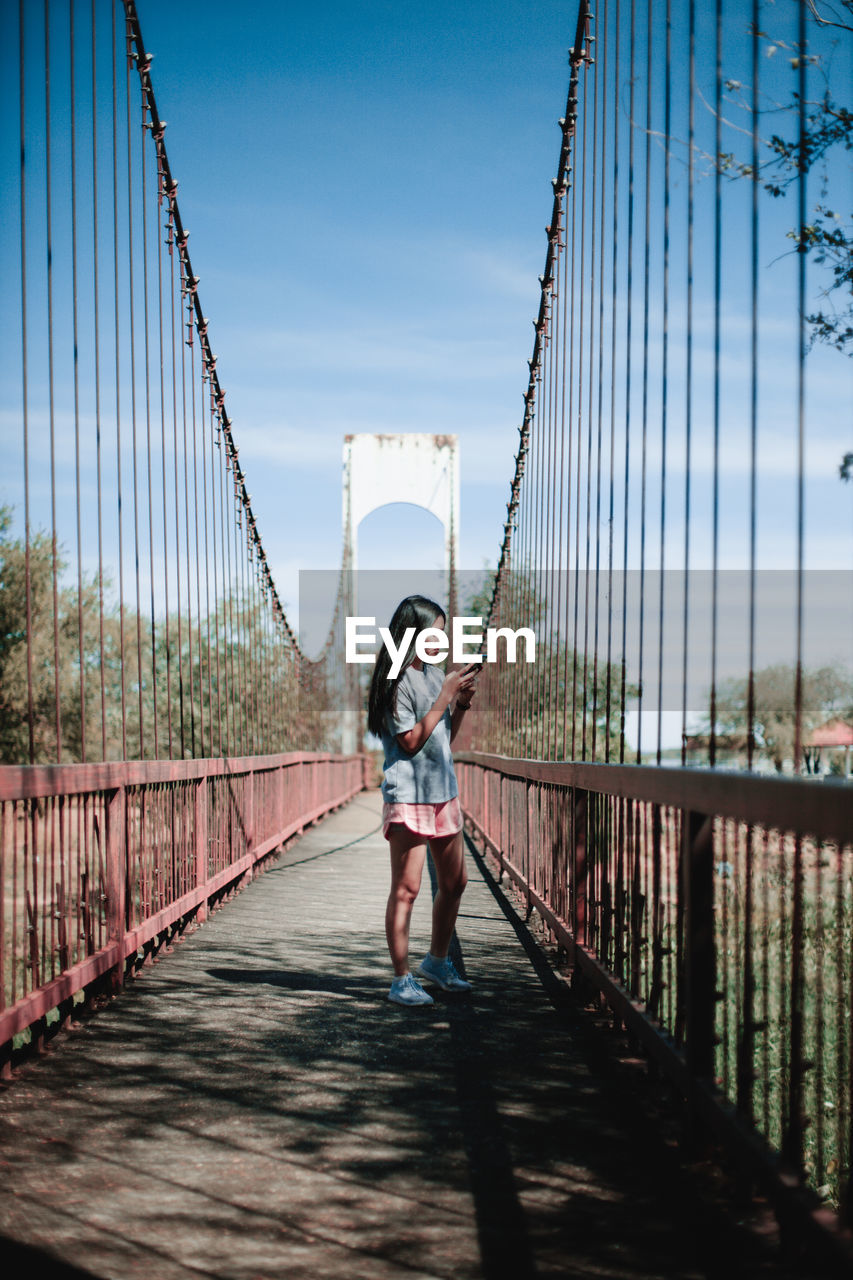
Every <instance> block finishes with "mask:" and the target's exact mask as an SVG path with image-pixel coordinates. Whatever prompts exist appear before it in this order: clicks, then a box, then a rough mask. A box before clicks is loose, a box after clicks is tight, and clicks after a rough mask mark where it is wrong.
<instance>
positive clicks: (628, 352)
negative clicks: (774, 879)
mask: <svg viewBox="0 0 853 1280" xmlns="http://www.w3.org/2000/svg"><path fill="white" fill-rule="evenodd" d="M636 22H637V4H636V0H631V49H630V75H629V81H628V120H629V127H628V235H627V240H628V249H627V262H626V279H625V295H626V297H625V465H624V472H625V476H624V493H623V503H622V505H623V512H622V519H623V532H622V660H621V663H620V693H619V763H620V764H624V763H625V709H626V706H625V704H626V697H627V660H628V658H627V655H628V528H629V521H628V517H629V510H630V508H629V496H630V483H629V482H630V475H631V395H632V389H631V368H632V363H631V362H632V354H633V348H632V344H633V327H632V321H633V304H634V129H635V124H634V104H635V94H634V86H635V84H636V48H637V40H636ZM638 723H639V719H638Z"/></svg>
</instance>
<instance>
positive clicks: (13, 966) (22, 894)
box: [0, 751, 366, 1078]
mask: <svg viewBox="0 0 853 1280" xmlns="http://www.w3.org/2000/svg"><path fill="white" fill-rule="evenodd" d="M365 759H366V757H364V756H362V755H340V754H334V753H331V752H297V751H291V752H285V753H280V754H276V755H268V756H240V757H231V758H219V759H208V760H197V759H195V760H172V761H163V760H158V761H123V762H120V763H119V762H108V763H101V764H71V765H25V766H17V765H9V766H4V767H0V1074H2V1076H3V1077H5V1078H8V1077H9V1075H10V1072H11V1062H12V1055H13V1049H14V1037H16V1036H19V1035H20V1033H22V1032H26V1031H29V1032H30V1035H31V1039H32V1040H33V1041H34V1042H36V1044H39V1043H41V1042H42V1041H43V1040H44V1039H45V1037H46V1034H47V1030H48V1028H47V1022H46V1015H47V1014H48V1013H51V1012H52V1011H54V1010H57V1009H58V1011H59V1020H60V1023H66V1022H67V1021H68V1019H69V1018H70V1015H71V1010H72V1007H73V1004H74V997H75V996H76V995H77V994H78V993H79V992H81V991H85V992H87V993H88V994H92V993H93V992H94V991H96V990H99V989H107V990H111V991H115V990H117V989H118V988H119V987H120V986H121V984H122V982H123V980H124V975H125V967H126V965H127V964H128V963H130V964H134V963H135V962H136V961H137V960H138V956H139V953H140V951H142V952H145V955H146V958H150V955H151V953H152V951H153V950H154V949H155V948H156V947H157V946H158V945H160V944H161V943H163V942H165V941H167V940H168V939H169V938H170V937H171V936H174V934H176V933H179V932H180V930H182V929H183V927H184V926H185V925H186V923H188V921H189V920H190V919H195V920H196V921H199V922H200V921H202V920H204V919H205V918H206V915H207V910H208V904H209V903H210V902H211V901H212V900H215V899H217V898H218V897H221V896H222V895H224V894H225V893H226V892H230V891H231V890H232V889H233V888H234V887H235V886H236V885H237V883H238V882H245V881H247V880H248V879H250V878H251V877H252V875H253V869H254V867H255V865H256V864H257V863H258V862H259V861H260V860H261V859H262V858H264V857H266V856H268V855H269V854H270V853H272V852H273V851H274V850H275V849H277V848H278V847H279V846H280V845H281V844H283V843H284V842H285V841H286V840H288V839H289V838H290V837H291V836H293V835H295V834H298V833H299V832H301V831H302V830H303V828H304V827H305V826H308V825H310V824H311V823H312V822H315V821H316V820H317V819H318V818H319V817H321V816H322V815H323V814H324V813H326V812H328V811H329V810H330V809H334V808H337V807H338V806H339V805H341V804H343V803H344V802H345V801H347V800H349V799H350V798H351V797H352V796H353V795H355V794H356V793H357V792H358V791H360V790H362V788H363V786H364V785H365V777H366V774H365Z"/></svg>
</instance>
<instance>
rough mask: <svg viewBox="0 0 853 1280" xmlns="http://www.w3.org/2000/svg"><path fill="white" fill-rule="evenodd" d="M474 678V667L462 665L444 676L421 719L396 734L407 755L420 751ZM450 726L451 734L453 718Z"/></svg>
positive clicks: (464, 693) (468, 688) (472, 683)
mask: <svg viewBox="0 0 853 1280" xmlns="http://www.w3.org/2000/svg"><path fill="white" fill-rule="evenodd" d="M476 678H477V670H476V669H475V670H474V671H469V670H467V669H466V668H464V667H463V668H462V670H460V671H451V672H450V673H449V674H448V675H446V676H445V678H444V684H443V685H442V686H441V691H440V692H439V695H438V697H437V698H436V700H435V702H434V703H433V704H432V706H431V707H430V709H429V711H428V712H427V713H426V715H425V716H424V717H423V719H422V720H419V721H418V723H417V724H416V725H414V726H413V727H412V728H411V729H407V730H406V732H405V733H398V734H397V741H398V742H399V744H400V746H401V747H402V748H403V750H404V751H405V752H407V754H408V755H410V756H413V755H416V754H417V753H418V751H420V749H421V747H422V746H423V745H424V743H425V742H426V740H427V738H428V737H429V736H430V734H431V733H432V731H433V729H434V728H435V726H436V725H437V724H438V722H439V720H440V719H441V717H442V716H443V715H444V713H445V711H446V710H447V708H448V707H449V706H450V704H451V702H452V701H453V699H454V698H455V697H456V695H457V694H458V693H460V692H462V693H463V697H466V696H467V692H468V690H470V689H472V688H473V686H474V681H475V680H476ZM463 691H464V692H463ZM458 714H459V718H460V719H461V715H462V713H461V712H459V713H458ZM456 715H457V713H456V712H454V719H455V717H456ZM450 726H451V735H452V733H453V720H451V722H450ZM457 727H458V725H457Z"/></svg>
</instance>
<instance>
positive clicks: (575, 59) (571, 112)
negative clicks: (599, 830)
mask: <svg viewBox="0 0 853 1280" xmlns="http://www.w3.org/2000/svg"><path fill="white" fill-rule="evenodd" d="M582 54H583V50H582V48H580V47H578V41H577V40H576V42H575V47H574V48H573V49H572V70H573V72H574V73H575V74H574V75H573V77H572V81H571V86H572V87H571V88H570V92H569V109H568V124H569V128H570V129H571V131H572V136H573V138H574V143H575V153H574V163H573V165H572V170H573V175H574V176H573V178H572V183H571V196H572V216H571V222H572V247H571V262H572V270H571V284H570V286H569V373H568V378H569V408H568V414H567V417H568V422H569V460H568V467H567V470H566V495H567V497H566V506H567V512H566V612H565V628H564V631H565V657H564V660H563V689H564V694H563V699H564V705H565V707H566V712H567V709H568V691H569V600H570V596H571V594H572V593H571V591H570V590H569V588H570V586H571V585H572V579H573V580H574V581H573V585H574V593H575V597H576V598H577V545H578V542H577V534H575V572H574V574H572V571H571V570H570V568H569V565H570V563H571V553H572V538H571V523H572V464H573V462H574V465H575V466H577V461H576V457H575V454H574V430H575V418H574V414H575V405H574V397H575V248H576V232H577V186H578V184H577V169H578V165H577V142H578V138H577V127H576V126H577V114H578V74H577V69H578V68H579V67H580V65H581V58H582ZM572 90H573V92H572ZM566 217H567V220H568V207H567V211H566ZM566 239H567V242H568V233H567V236H566ZM566 252H567V253H568V243H567V248H566ZM572 670H573V672H574V670H575V653H574V643H573V644H572ZM571 722H572V740H571V748H570V751H571V754H570V756H569V759H572V760H573V759H574V758H575V685H574V677H573V680H572V712H571ZM567 742H568V714H567V713H564V715H563V758H564V759H565V758H566V749H567Z"/></svg>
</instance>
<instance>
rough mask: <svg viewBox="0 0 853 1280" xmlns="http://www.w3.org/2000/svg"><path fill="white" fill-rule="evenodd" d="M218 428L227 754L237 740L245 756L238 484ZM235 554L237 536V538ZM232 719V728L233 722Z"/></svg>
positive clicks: (218, 418) (218, 425)
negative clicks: (237, 619) (235, 572)
mask: <svg viewBox="0 0 853 1280" xmlns="http://www.w3.org/2000/svg"><path fill="white" fill-rule="evenodd" d="M216 421H217V429H218V436H219V446H220V448H219V521H220V547H221V552H222V585H223V595H222V610H223V626H224V627H226V628H227V631H228V633H229V639H228V640H227V641H226V643H225V653H224V655H223V661H222V680H223V701H224V703H225V754H226V755H231V754H233V753H234V752H235V751H236V750H237V745H236V744H237V743H238V742H239V745H240V754H241V755H245V744H244V735H243V723H242V715H241V717H240V724H239V728H238V724H237V708H236V705H233V706H232V702H234V699H235V696H238V691H239V689H240V685H241V679H240V659H239V651H240V640H239V638H238V637H239V627H238V630H237V634H236V635H235V629H234V583H233V581H232V577H231V573H232V569H231V508H232V504H233V505H234V507H236V505H237V499H236V490H235V487H234V486H233V485H231V484H229V483H227V476H228V475H229V474H230V469H231V468H230V459H229V457H228V453H227V450H226V449H225V443H224V440H223V432H222V419H221V417H219V416H218V415H217V419H216ZM226 507H227V514H226ZM235 532H236V531H235ZM235 553H236V539H235ZM235 648H236V649H237V655H236V656H237V670H238V675H237V679H236V680H235V677H234V659H235V654H234V650H235ZM232 722H233V730H232V728H231V724H232Z"/></svg>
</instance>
